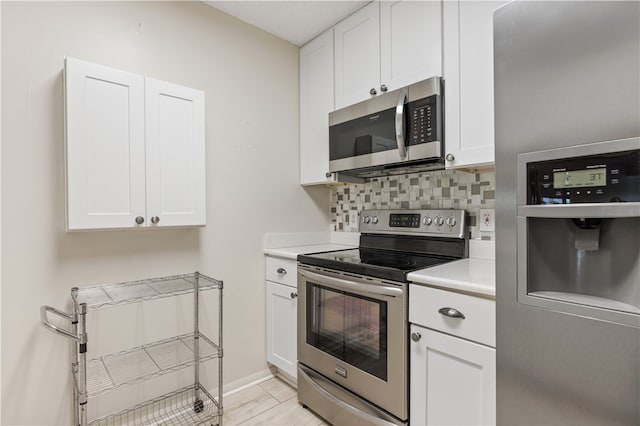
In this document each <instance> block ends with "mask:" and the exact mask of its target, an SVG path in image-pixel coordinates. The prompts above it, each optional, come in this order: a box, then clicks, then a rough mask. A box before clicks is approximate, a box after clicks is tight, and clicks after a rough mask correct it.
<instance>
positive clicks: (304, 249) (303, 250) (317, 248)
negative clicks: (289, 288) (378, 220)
mask: <svg viewBox="0 0 640 426" xmlns="http://www.w3.org/2000/svg"><path fill="white" fill-rule="evenodd" d="M357 247H358V246H357V245H355V246H352V245H345V244H334V243H328V244H313V245H306V246H296V247H280V248H265V249H264V254H266V255H267V256H274V257H280V258H284V259H292V260H297V259H298V255H299V254H309V253H319V252H323V251H334V250H347V249H352V248H357Z"/></svg>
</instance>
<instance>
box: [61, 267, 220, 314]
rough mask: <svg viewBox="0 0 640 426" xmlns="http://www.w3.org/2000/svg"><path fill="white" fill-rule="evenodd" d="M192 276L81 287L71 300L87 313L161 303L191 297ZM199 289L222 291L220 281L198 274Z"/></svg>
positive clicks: (193, 282)
mask: <svg viewBox="0 0 640 426" xmlns="http://www.w3.org/2000/svg"><path fill="white" fill-rule="evenodd" d="M195 275H196V273H193V274H184V275H172V276H168V277H161V278H151V279H146V280H139V281H129V282H123V283H117V284H106V285H99V286H94V287H81V288H78V291H77V293H76V294H75V296H73V292H72V296H73V297H74V301H75V303H77V304H80V303H86V305H87V309H91V310H96V309H101V308H106V307H111V306H116V305H123V304H127V303H135V302H142V301H147V300H153V299H162V298H165V297H173V296H178V295H181V294H188V293H193V292H194V290H195ZM198 288H199V290H200V291H204V290H212V289H217V288H222V281H218V280H216V279H213V278H211V277H208V276H206V275H202V274H199V281H198Z"/></svg>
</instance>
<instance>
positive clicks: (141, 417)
mask: <svg viewBox="0 0 640 426" xmlns="http://www.w3.org/2000/svg"><path fill="white" fill-rule="evenodd" d="M212 289H217V290H218V291H219V297H218V300H219V307H218V339H217V342H214V341H212V340H211V339H209V338H208V337H206V336H205V335H203V334H202V333H200V329H199V309H200V306H199V303H200V302H199V295H200V292H201V291H204V290H212ZM222 289H223V283H222V281H218V280H215V279H213V278H210V277H208V276H206V275H202V274H200V273H199V272H195V273H192V274H185V275H173V276H167V277H161V278H153V279H148V280H141V281H131V282H124V283H117V284H107V285H101V286H95V287H84V288H78V287H73V288H72V289H71V299H72V305H73V308H72V312H71V313H67V312H64V311H61V310H59V309H56V308H54V307H51V306H47V305H43V306H41V307H40V319H41V322H42V325H43V326H44V327H45V328H47V329H49V330H50V331H52V332H54V333H57V334H60V335H61V336H64V337H66V338H68V339H71V340H72V341H73V349H74V350H73V357H72V361H71V371H72V375H73V378H74V386H73V400H74V415H73V416H74V419H73V422H74V423H73V424H74V426H89V425H91V426H112V425H113V426H115V425H124V424H136V425H157V424H165V423H166V424H171V425H189V426H192V425H203V424H216V425H218V426H221V425H222V414H223V412H222V356H223V351H222ZM189 293H193V295H194V297H193V300H194V321H193V323H194V327H193V328H194V330H193V333H188V334H183V335H180V336H176V337H172V338H169V339H164V340H161V341H158V342H154V343H151V344H146V345H142V346H138V347H135V348H132V349H129V350H127V351H122V352H118V353H114V354H110V355H105V356H102V357H99V358H95V359H92V360H89V361H87V332H86V316H87V311H88V310H97V309H102V308H108V307H113V306H118V305H124V304H128V303H137V302H144V301H147V300H154V299H160V298H165V297H173V296H177V295H182V294H189ZM49 314H52V315H56V316H58V317H61V318H63V319H65V320H68V321H69V322H70V327H71V329H70V330H66V329H64V328H61V327H59V326H56V325H54V324H52V323H51V322H50V321H49ZM168 355H169V356H168ZM131 358H134V359H136V365H137V367H138V368H137V371H139V372H140V373H139V375H137V376H136V377H131V375H130V374H125V373H122V372H123V371H126V370H127V368H126V367H127V366H129V365H130V363H131V361H130V359H131ZM211 359H217V360H218V389H217V395H216V397H214V396H212V395H211V393H210V392H209V391H208V390H207V389H206V388H205V387H203V386H202V384H201V383H200V363H201V362H205V361H208V360H211ZM189 366H193V367H194V383H193V385H191V386H188V387H186V388H183V389H179V390H176V391H174V392H171V393H169V394H166V395H162V396H160V397H158V398H155V399H152V400H150V401H147V402H144V403H142V404H138V405H136V406H134V407H131V408H128V409H126V410H123V411H120V412H118V413H114V414H110V415H107V416H104V417H101V418H98V419H95V420H93V421H91V422H88V414H87V403H88V401H89V399H91V398H93V397H96V396H99V395H102V394H104V393H106V392H110V391H112V390H116V389H119V388H121V387H124V386H128V385H132V384H134V383H138V382H141V381H143V380H147V379H150V378H152V377H157V376H161V375H164V374H168V373H171V372H174V371H177V370H180V369H183V368H186V367H189Z"/></svg>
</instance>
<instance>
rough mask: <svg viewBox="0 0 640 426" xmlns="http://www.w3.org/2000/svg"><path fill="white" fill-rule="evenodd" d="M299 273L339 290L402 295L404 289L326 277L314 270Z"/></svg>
mask: <svg viewBox="0 0 640 426" xmlns="http://www.w3.org/2000/svg"><path fill="white" fill-rule="evenodd" d="M300 275H302V276H303V277H305V278H308V279H310V280H313V281H314V282H316V283H318V284H325V285H330V286H332V287H335V288H338V289H340V290H347V291H348V290H355V291H359V292H362V293H370V294H379V295H382V296H391V297H397V296H402V295H403V294H404V291H403V290H402V289H401V288H397V287H388V286H382V285H371V284H361V283H358V282H354V281H348V280H343V279H340V278H334V277H328V276H326V275H322V274H317V273H315V272H309V271H303V270H301V271H300Z"/></svg>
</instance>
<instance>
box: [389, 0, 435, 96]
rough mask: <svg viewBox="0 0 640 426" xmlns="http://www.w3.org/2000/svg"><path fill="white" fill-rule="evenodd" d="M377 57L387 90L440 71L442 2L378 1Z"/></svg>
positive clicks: (431, 75)
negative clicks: (378, 47) (378, 38)
mask: <svg viewBox="0 0 640 426" xmlns="http://www.w3.org/2000/svg"><path fill="white" fill-rule="evenodd" d="M380 58H381V60H380V65H381V68H380V83H381V84H384V85H386V86H387V89H388V90H390V91H391V90H395V89H398V88H400V87H404V86H408V85H409V84H412V83H415V82H417V81H420V80H424V79H426V78H429V77H433V76H440V75H442V3H441V2H440V1H407V0H405V1H382V2H380Z"/></svg>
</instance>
